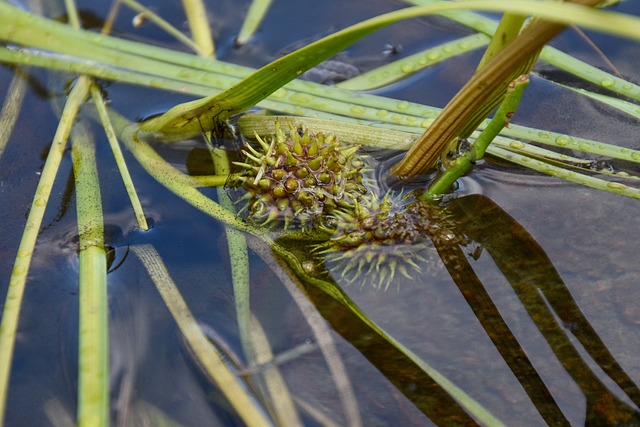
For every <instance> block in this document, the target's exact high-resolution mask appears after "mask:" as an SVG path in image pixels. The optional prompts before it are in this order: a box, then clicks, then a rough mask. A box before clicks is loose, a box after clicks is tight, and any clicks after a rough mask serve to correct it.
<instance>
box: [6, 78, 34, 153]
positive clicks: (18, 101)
mask: <svg viewBox="0 0 640 427" xmlns="http://www.w3.org/2000/svg"><path fill="white" fill-rule="evenodd" d="M27 77H28V75H27V72H26V71H25V70H22V69H20V68H16V69H15V75H14V76H13V78H12V79H11V83H10V84H9V88H8V89H7V97H6V98H5V100H4V103H3V104H2V110H0V159H2V154H3V153H4V150H5V148H6V147H7V142H9V136H11V132H12V131H13V127H14V126H15V124H16V120H17V119H18V115H19V114H20V108H21V107H22V101H23V100H24V94H25V92H26V88H27Z"/></svg>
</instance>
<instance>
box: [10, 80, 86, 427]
mask: <svg viewBox="0 0 640 427" xmlns="http://www.w3.org/2000/svg"><path fill="white" fill-rule="evenodd" d="M88 89H89V79H88V78H84V77H81V78H80V79H78V81H77V83H76V85H75V86H74V88H73V90H72V91H71V93H70V94H69V98H68V99H67V103H66V105H65V107H64V110H63V112H62V116H61V117H60V124H59V126H58V129H57V130H56V134H55V136H54V137H53V143H52V145H51V148H50V150H49V154H48V156H47V160H46V162H45V165H44V168H43V170H42V175H41V177H40V181H39V182H38V188H37V189H36V192H35V196H34V200H33V202H32V204H31V209H30V211H29V216H28V217H27V222H26V226H25V229H24V232H23V234H22V239H21V240H20V245H19V246H18V253H17V255H16V259H15V262H14V264H13V271H12V273H11V279H10V281H9V287H8V289H7V298H6V301H5V305H4V309H3V312H2V322H1V323H0V427H1V426H2V424H3V420H4V414H5V404H6V399H7V387H8V384H9V377H10V372H11V362H12V359H13V349H14V346H15V339H16V331H17V329H18V319H19V316H20V307H21V305H22V298H23V296H24V290H25V286H26V282H27V274H28V272H29V267H30V265H31V257H32V255H33V250H34V248H35V244H36V239H37V237H38V233H39V230H40V226H41V224H42V218H43V216H44V212H45V209H46V207H47V203H48V201H49V196H50V195H51V189H52V188H53V182H54V180H55V177H56V174H57V173H58V168H59V166H60V162H61V160H62V154H63V153H64V150H65V147H66V144H67V139H68V137H69V133H70V132H71V128H72V127H73V124H74V120H75V117H76V114H77V113H78V109H79V108H80V105H81V104H82V102H83V101H84V99H85V97H86V96H87V92H88Z"/></svg>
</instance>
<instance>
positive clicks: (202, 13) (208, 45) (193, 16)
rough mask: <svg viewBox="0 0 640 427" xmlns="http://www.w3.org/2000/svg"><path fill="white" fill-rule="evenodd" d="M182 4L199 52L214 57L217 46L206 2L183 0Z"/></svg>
mask: <svg viewBox="0 0 640 427" xmlns="http://www.w3.org/2000/svg"><path fill="white" fill-rule="evenodd" d="M182 4H183V6H184V10H185V12H186V14H187V21H188V22H189V28H190V29H191V34H192V35H193V39H194V41H195V43H196V45H197V46H198V48H199V50H198V54H199V55H200V56H203V57H206V58H208V57H212V56H213V53H214V51H215V48H214V45H213V36H212V35H211V30H210V29H209V20H208V19H207V9H206V8H205V6H204V3H203V2H202V0H182Z"/></svg>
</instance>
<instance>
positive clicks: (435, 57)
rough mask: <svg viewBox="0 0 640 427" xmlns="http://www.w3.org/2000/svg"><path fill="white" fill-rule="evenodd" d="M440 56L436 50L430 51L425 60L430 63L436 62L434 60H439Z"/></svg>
mask: <svg viewBox="0 0 640 427" xmlns="http://www.w3.org/2000/svg"><path fill="white" fill-rule="evenodd" d="M440 56H441V55H440V52H439V51H437V50H432V51H431V52H429V53H428V54H427V58H428V59H429V60H430V61H436V60H438V59H440Z"/></svg>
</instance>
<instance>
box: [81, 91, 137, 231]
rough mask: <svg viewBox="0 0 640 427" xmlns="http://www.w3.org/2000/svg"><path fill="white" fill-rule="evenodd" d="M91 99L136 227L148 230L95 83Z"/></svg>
mask: <svg viewBox="0 0 640 427" xmlns="http://www.w3.org/2000/svg"><path fill="white" fill-rule="evenodd" d="M91 97H92V98H93V101H94V103H93V105H95V107H96V110H97V112H98V115H99V117H100V121H101V123H102V127H103V128H104V131H105V134H106V135H107V139H108V140H109V146H110V147H111V152H112V153H113V157H114V159H115V160H116V164H117V165H118V171H119V172H120V177H122V182H123V183H124V187H125V188H126V190H127V194H128V196H129V200H130V201H131V206H132V207H133V212H134V213H135V215H136V219H137V220H138V227H140V229H141V230H148V229H149V225H148V224H147V218H146V217H145V215H144V211H143V210H142V204H141V203H140V199H139V198H138V193H137V192H136V187H135V185H134V184H133V180H132V179H131V175H130V174H129V168H128V167H127V163H126V162H125V160H124V156H123V155H122V150H121V149H120V145H119V144H118V139H117V138H116V134H115V131H114V130H113V126H112V125H111V122H110V121H109V114H108V113H107V108H106V107H105V104H104V99H103V97H102V94H101V93H100V90H99V89H98V87H97V86H96V85H95V83H92V84H91Z"/></svg>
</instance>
